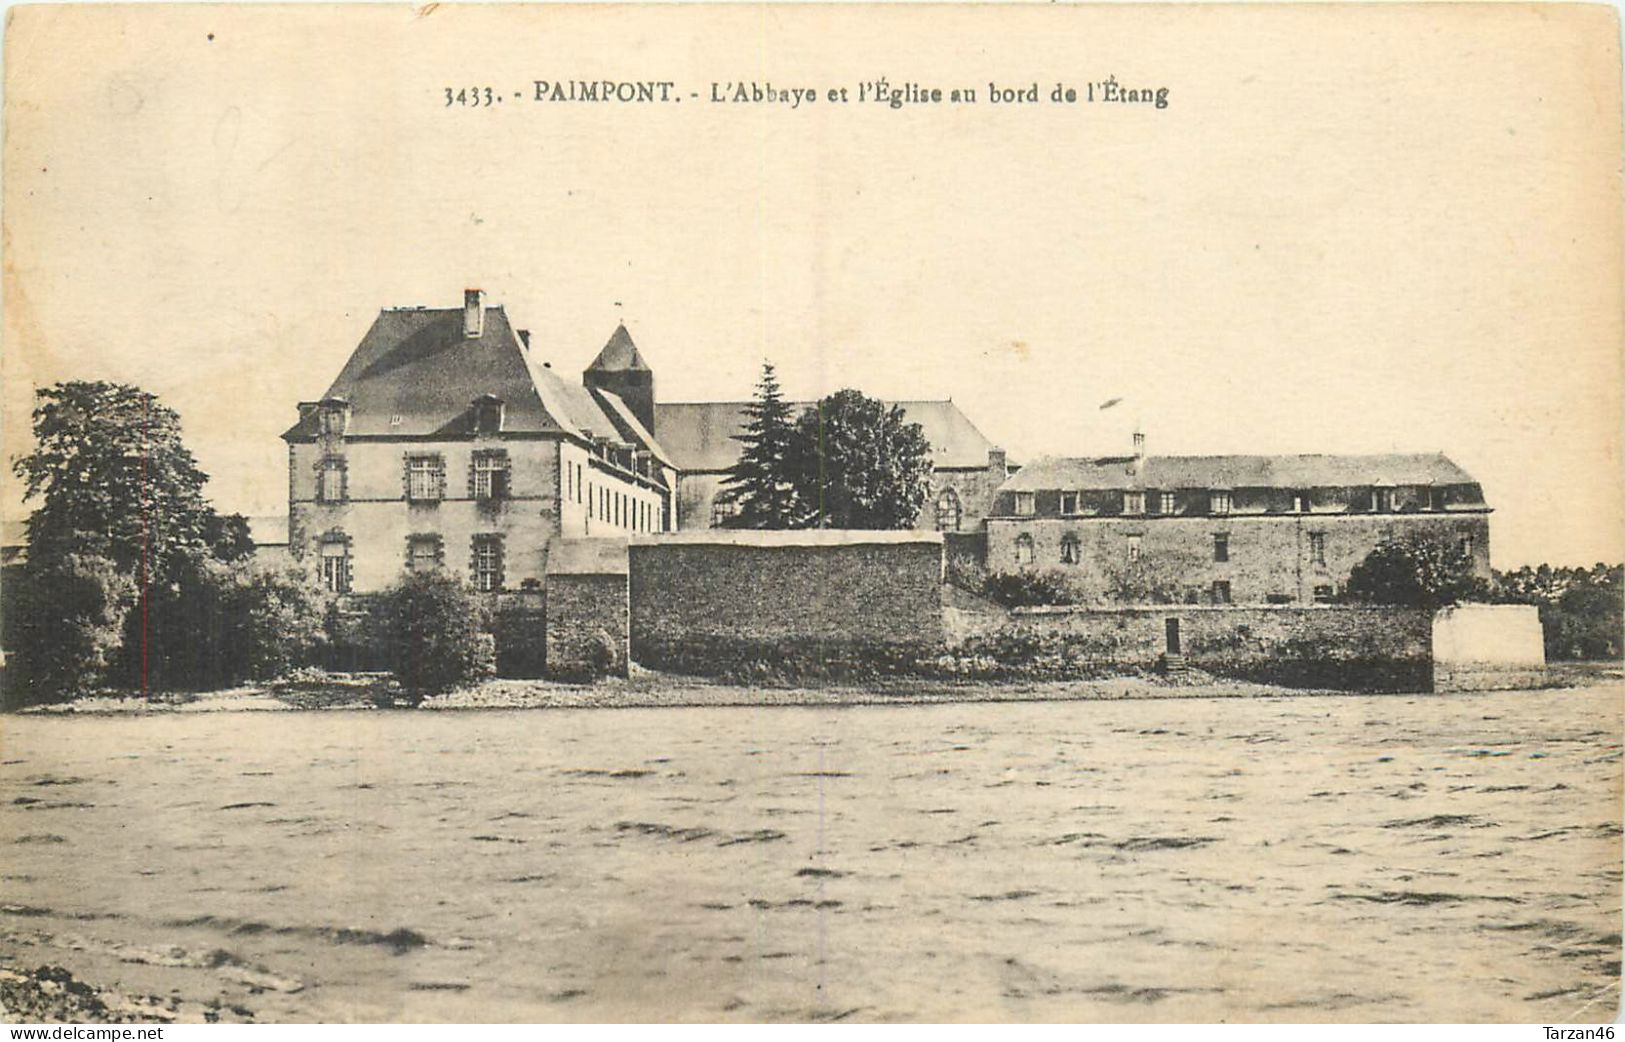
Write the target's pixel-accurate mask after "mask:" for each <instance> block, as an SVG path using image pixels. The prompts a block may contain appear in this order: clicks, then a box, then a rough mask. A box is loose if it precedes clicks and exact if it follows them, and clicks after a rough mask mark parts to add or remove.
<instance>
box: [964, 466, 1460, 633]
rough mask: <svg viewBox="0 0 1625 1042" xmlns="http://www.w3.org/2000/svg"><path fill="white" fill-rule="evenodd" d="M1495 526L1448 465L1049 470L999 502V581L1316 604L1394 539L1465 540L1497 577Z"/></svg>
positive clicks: (1216, 600) (1091, 591)
mask: <svg viewBox="0 0 1625 1042" xmlns="http://www.w3.org/2000/svg"><path fill="white" fill-rule="evenodd" d="M1141 444H1143V443H1141ZM1489 514H1490V508H1489V506H1488V505H1487V504H1486V503H1485V501H1484V494H1483V490H1482V489H1481V488H1480V486H1479V485H1478V483H1477V482H1476V481H1474V480H1473V479H1472V477H1471V476H1469V475H1468V474H1467V473H1466V472H1465V471H1463V470H1462V469H1461V468H1460V467H1458V466H1456V464H1454V463H1453V462H1451V461H1450V460H1449V459H1447V458H1446V457H1444V456H1442V455H1438V454H1432V455H1382V456H1146V455H1143V454H1142V453H1136V454H1135V455H1133V456H1128V457H1120V458H1108V459H1078V458H1051V459H1043V460H1039V461H1036V462H1034V463H1032V464H1030V465H1029V466H1027V467H1025V468H1023V469H1022V470H1021V472H1020V473H1018V474H1016V475H1015V476H1014V477H1012V478H1010V480H1008V481H1006V482H1005V483H1004V485H1003V486H1002V487H1000V488H999V490H998V492H997V494H996V496H995V497H994V503H993V505H992V509H991V510H990V512H989V516H988V518H987V567H988V569H989V570H990V571H993V572H1014V571H1022V570H1051V569H1055V570H1059V571H1060V572H1061V573H1063V574H1064V575H1066V576H1067V577H1068V578H1069V580H1070V581H1071V582H1073V583H1075V584H1076V586H1077V587H1078V588H1079V590H1080V591H1082V592H1084V593H1085V595H1086V596H1088V595H1094V596H1097V597H1099V598H1100V599H1104V600H1116V601H1130V602H1132V601H1148V600H1156V601H1165V602H1166V601H1173V602H1179V603H1200V604H1232V603H1234V604H1294V603H1296V604H1305V603H1315V602H1324V601H1329V600H1332V599H1334V598H1336V597H1337V596H1338V595H1339V594H1340V593H1341V592H1342V590H1343V588H1344V586H1345V585H1346V583H1347V582H1348V577H1349V573H1350V571H1352V569H1353V568H1354V566H1355V565H1356V564H1358V563H1359V562H1360V561H1361V560H1363V559H1364V558H1365V556H1366V555H1367V554H1368V553H1370V552H1371V550H1372V549H1373V548H1374V547H1375V546H1376V545H1377V543H1378V542H1380V541H1381V540H1382V539H1384V538H1387V537H1390V536H1404V535H1408V534H1412V533H1418V534H1420V533H1435V534H1439V535H1442V536H1444V537H1445V538H1448V539H1451V540H1454V541H1455V542H1456V544H1457V545H1458V546H1460V547H1461V548H1462V549H1464V550H1466V551H1467V552H1468V553H1469V554H1470V555H1471V556H1472V559H1473V561H1474V563H1475V566H1476V569H1477V570H1478V572H1479V573H1480V574H1482V575H1484V576H1486V577H1487V576H1488V575H1489V574H1490V564H1489Z"/></svg>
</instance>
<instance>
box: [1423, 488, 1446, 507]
mask: <svg viewBox="0 0 1625 1042" xmlns="http://www.w3.org/2000/svg"><path fill="white" fill-rule="evenodd" d="M1426 492H1427V504H1428V509H1429V510H1443V509H1444V489H1442V488H1439V487H1438V486H1437V485H1429V486H1428V488H1427V489H1426Z"/></svg>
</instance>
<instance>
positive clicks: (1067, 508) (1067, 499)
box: [1061, 492, 1078, 514]
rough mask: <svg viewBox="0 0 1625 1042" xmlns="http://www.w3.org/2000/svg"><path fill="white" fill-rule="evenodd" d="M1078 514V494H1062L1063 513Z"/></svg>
mask: <svg viewBox="0 0 1625 1042" xmlns="http://www.w3.org/2000/svg"><path fill="white" fill-rule="evenodd" d="M1077 512H1078V494H1077V493H1076V492H1062V493H1061V513H1063V514H1076V513H1077Z"/></svg>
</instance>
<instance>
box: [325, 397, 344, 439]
mask: <svg viewBox="0 0 1625 1042" xmlns="http://www.w3.org/2000/svg"><path fill="white" fill-rule="evenodd" d="M319 409H320V415H319V417H318V419H319V422H320V424H321V431H322V433H323V434H325V435H327V436H329V437H338V436H339V435H342V434H343V433H344V429H345V428H346V427H348V426H349V424H350V404H349V403H348V402H345V401H342V400H338V399H331V400H329V401H325V402H323V403H322V404H321V405H320V406H319Z"/></svg>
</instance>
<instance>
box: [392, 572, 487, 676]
mask: <svg viewBox="0 0 1625 1042" xmlns="http://www.w3.org/2000/svg"><path fill="white" fill-rule="evenodd" d="M373 612H374V621H375V623H376V625H377V628H378V634H379V638H380V642H381V644H382V646H383V649H384V655H385V659H386V660H387V662H388V663H389V668H390V670H391V671H392V672H393V673H394V674H395V679H396V680H398V681H399V682H400V685H401V689H402V690H403V691H404V692H405V693H406V695H407V697H408V699H409V700H412V701H419V700H421V699H422V698H423V696H425V695H430V694H436V693H439V692H442V691H450V690H452V689H454V688H458V687H463V686H465V685H468V684H472V683H475V682H476V681H479V680H483V679H485V678H486V677H489V676H491V675H492V674H493V673H495V672H496V639H495V637H493V636H492V634H491V633H490V632H489V629H490V610H489V608H488V607H487V605H486V602H485V599H484V598H482V597H480V596H479V595H478V594H476V593H475V592H474V591H473V590H472V589H470V588H469V587H468V585H467V584H465V583H463V582H461V581H459V580H457V579H455V578H452V577H451V576H449V575H445V574H440V573H428V574H413V575H408V576H406V577H405V578H403V579H402V580H401V581H400V582H398V583H396V584H395V585H394V586H392V587H390V588H389V589H388V590H386V591H384V592H383V593H382V594H380V595H379V596H378V598H377V599H376V600H375V601H374V604H373Z"/></svg>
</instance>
